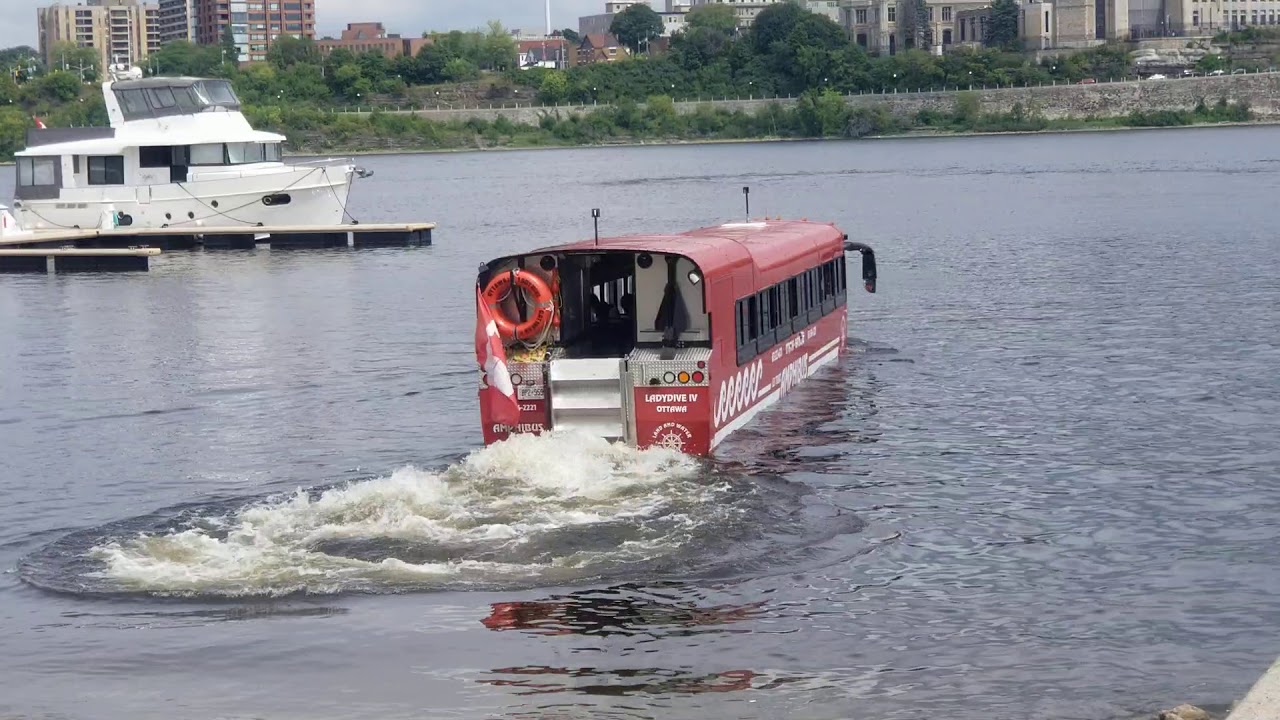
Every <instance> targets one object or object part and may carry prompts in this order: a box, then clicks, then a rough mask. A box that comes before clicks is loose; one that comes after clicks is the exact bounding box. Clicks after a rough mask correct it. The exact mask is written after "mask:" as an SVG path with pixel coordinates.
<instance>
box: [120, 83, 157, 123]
mask: <svg viewBox="0 0 1280 720" xmlns="http://www.w3.org/2000/svg"><path fill="white" fill-rule="evenodd" d="M118 95H119V96H120V104H121V105H123V106H124V111H125V114H126V115H128V116H129V117H145V116H147V115H150V114H151V109H150V108H148V107H147V96H146V94H145V93H144V92H143V91H141V90H121V91H120V92H119V93H118Z"/></svg>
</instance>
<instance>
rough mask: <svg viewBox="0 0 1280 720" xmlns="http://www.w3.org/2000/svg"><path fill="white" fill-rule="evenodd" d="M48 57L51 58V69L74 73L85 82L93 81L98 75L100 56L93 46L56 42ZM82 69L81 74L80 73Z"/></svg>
mask: <svg viewBox="0 0 1280 720" xmlns="http://www.w3.org/2000/svg"><path fill="white" fill-rule="evenodd" d="M49 57H50V58H52V60H53V67H52V68H50V69H51V70H65V71H66V72H70V73H75V74H76V75H78V76H80V77H81V78H82V79H83V80H84V81H86V82H94V81H96V80H97V79H98V78H99V77H100V71H101V70H102V68H101V62H102V58H101V57H99V56H98V51H97V50H94V49H93V48H89V47H80V46H79V45H76V44H75V43H69V42H62V43H57V44H55V45H54V46H53V51H52V52H51V53H50V54H49ZM82 71H83V74H81V72H82Z"/></svg>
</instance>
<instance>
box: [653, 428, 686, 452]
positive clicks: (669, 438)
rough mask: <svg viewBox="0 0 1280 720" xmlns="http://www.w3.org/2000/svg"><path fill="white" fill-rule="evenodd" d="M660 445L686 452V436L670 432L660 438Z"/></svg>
mask: <svg viewBox="0 0 1280 720" xmlns="http://www.w3.org/2000/svg"><path fill="white" fill-rule="evenodd" d="M658 447H662V448H666V449H668V450H675V451H676V452H684V438H682V437H680V434H679V433H676V432H669V433H667V434H666V435H663V436H662V438H661V439H659V440H658Z"/></svg>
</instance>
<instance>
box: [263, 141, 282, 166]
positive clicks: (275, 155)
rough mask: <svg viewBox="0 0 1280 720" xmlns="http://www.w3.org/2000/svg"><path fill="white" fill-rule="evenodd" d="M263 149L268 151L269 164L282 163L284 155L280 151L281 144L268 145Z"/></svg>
mask: <svg viewBox="0 0 1280 720" xmlns="http://www.w3.org/2000/svg"><path fill="white" fill-rule="evenodd" d="M263 147H265V148H266V150H267V155H266V157H267V162H280V161H281V160H282V159H283V157H284V153H283V152H282V151H281V149H280V143H267V144H266V145H264V146H263Z"/></svg>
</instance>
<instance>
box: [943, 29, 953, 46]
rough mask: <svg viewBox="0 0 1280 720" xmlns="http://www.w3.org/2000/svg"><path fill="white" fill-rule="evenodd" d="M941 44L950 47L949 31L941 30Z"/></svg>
mask: <svg viewBox="0 0 1280 720" xmlns="http://www.w3.org/2000/svg"><path fill="white" fill-rule="evenodd" d="M942 44H943V45H950V44H951V31H950V30H943V31H942Z"/></svg>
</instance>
